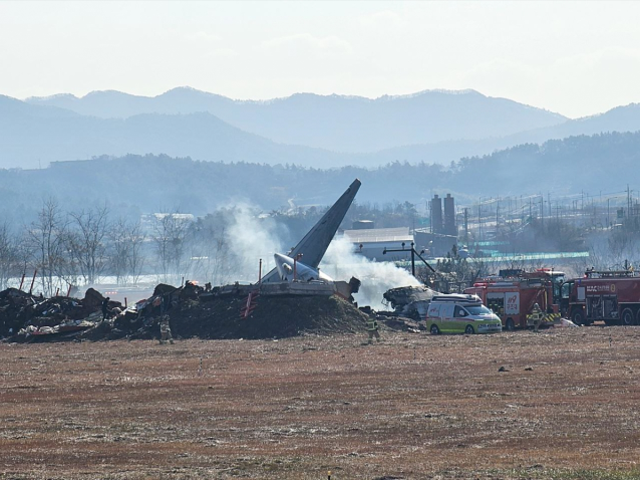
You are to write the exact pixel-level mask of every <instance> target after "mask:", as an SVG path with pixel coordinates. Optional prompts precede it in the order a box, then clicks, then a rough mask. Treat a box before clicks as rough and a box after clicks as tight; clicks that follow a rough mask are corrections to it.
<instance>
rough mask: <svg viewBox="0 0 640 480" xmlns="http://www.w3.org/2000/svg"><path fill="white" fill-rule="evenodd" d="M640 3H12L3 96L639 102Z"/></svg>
mask: <svg viewBox="0 0 640 480" xmlns="http://www.w3.org/2000/svg"><path fill="white" fill-rule="evenodd" d="M639 24H640V2H631V1H626V2H599V1H570V2H559V1H533V2H528V1H498V2H489V1H472V2H465V1H448V2H439V1H422V2H420V1H412V2H401V1H393V2H385V1H382V2H373V1H371V2H367V1H356V2H348V1H322V2H312V1H306V2H305V1H295V2H294V1H292V2H270V1H261V2H252V1H237V2H213V1H199V2H188V1H170V2H156V1H144V2H132V1H128V2H117V1H107V2H100V1H71V2H61V1H44V2H38V1H6V0H0V45H3V48H1V49H0V94H4V95H8V96H11V97H15V98H20V99H24V98H27V97H31V96H47V95H52V94H58V93H72V94H74V95H76V96H83V95H86V94H87V93H89V92H91V91H95V90H119V91H122V92H127V93H131V94H136V95H145V96H154V95H158V94H161V93H163V92H165V91H167V90H170V89H171V88H174V87H178V86H190V87H193V88H196V89H198V90H203V91H207V92H212V93H217V94H220V95H224V96H227V97H231V98H235V99H254V100H258V99H269V98H276V97H285V96H289V95H291V94H293V93H297V92H311V93H317V94H323V95H329V94H334V93H335V94H341V95H359V96H364V97H369V98H376V97H379V96H382V95H401V94H410V93H415V92H419V91H422V90H430V89H445V90H462V89H474V90H477V91H479V92H481V93H483V94H485V95H488V96H492V97H505V98H509V99H512V100H516V101H518V102H522V103H525V104H528V105H532V106H535V107H539V108H545V109H547V110H551V111H554V112H558V113H561V114H563V115H566V116H568V117H571V118H576V117H581V116H586V115H592V114H596V113H600V112H603V111H606V110H609V109H611V108H613V107H615V106H618V105H626V104H629V103H632V102H640V88H638V85H640V28H638V25H639Z"/></svg>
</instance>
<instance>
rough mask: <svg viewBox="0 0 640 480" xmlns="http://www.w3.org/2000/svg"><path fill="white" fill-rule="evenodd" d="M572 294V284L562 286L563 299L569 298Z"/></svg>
mask: <svg viewBox="0 0 640 480" xmlns="http://www.w3.org/2000/svg"><path fill="white" fill-rule="evenodd" d="M570 293H571V284H570V283H564V284H563V285H562V298H569V295H570Z"/></svg>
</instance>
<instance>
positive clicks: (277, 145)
mask: <svg viewBox="0 0 640 480" xmlns="http://www.w3.org/2000/svg"><path fill="white" fill-rule="evenodd" d="M637 130H640V106H639V105H637V104H631V105H627V106H622V107H618V108H615V109H613V110H610V111H608V112H605V113H603V114H600V115H596V116H592V117H586V118H581V119H576V120H571V119H568V118H566V117H563V116H562V115H559V114H557V113H553V112H549V111H546V110H542V109H538V108H534V107H531V106H528V105H524V104H520V103H517V102H514V101H512V100H507V99H503V98H493V97H488V96H485V95H482V94H480V93H478V92H476V91H473V90H465V91H457V92H451V91H424V92H420V93H416V94H413V95H405V96H384V97H380V98H377V99H367V98H363V97H352V96H339V95H330V96H320V95H314V94H296V95H292V96H290V97H286V98H280V99H273V100H268V101H238V100H232V99H229V98H226V97H223V96H220V95H215V94H211V93H206V92H201V91H198V90H194V89H191V88H176V89H173V90H170V91H168V92H166V93H164V94H162V95H158V96H156V97H142V96H135V95H129V94H125V93H121V92H115V91H100V92H92V93H90V94H88V95H86V96H84V97H82V98H77V97H75V96H73V95H69V94H61V95H54V96H51V97H44V98H29V99H26V100H24V101H22V100H17V99H13V98H10V97H6V96H0V167H3V168H15V167H22V168H36V167H39V166H46V165H47V164H48V163H49V162H51V161H59V160H76V159H88V158H92V157H96V156H101V155H105V154H106V155H112V156H122V155H126V154H138V155H144V154H167V155H169V156H174V157H191V158H193V159H196V160H207V161H223V162H251V163H264V164H270V165H275V164H296V165H300V166H305V167H315V168H334V167H340V166H344V165H356V166H364V167H376V166H379V165H384V164H387V163H389V162H393V161H401V162H404V161H407V162H410V163H418V162H425V163H439V164H449V163H450V162H452V161H457V160H459V159H460V158H462V157H471V156H481V155H485V154H490V153H492V152H494V151H496V150H500V149H504V148H509V147H512V146H515V145H519V144H525V143H542V142H544V141H546V140H549V139H561V138H565V137H567V136H570V135H582V134H585V135H592V134H597V133H601V132H611V131H618V132H625V131H637Z"/></svg>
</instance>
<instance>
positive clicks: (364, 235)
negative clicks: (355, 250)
mask: <svg viewBox="0 0 640 480" xmlns="http://www.w3.org/2000/svg"><path fill="white" fill-rule="evenodd" d="M344 235H345V237H347V239H348V240H349V241H350V242H352V243H372V242H412V241H413V235H411V234H410V233H409V227H398V228H370V229H365V230H345V231H344Z"/></svg>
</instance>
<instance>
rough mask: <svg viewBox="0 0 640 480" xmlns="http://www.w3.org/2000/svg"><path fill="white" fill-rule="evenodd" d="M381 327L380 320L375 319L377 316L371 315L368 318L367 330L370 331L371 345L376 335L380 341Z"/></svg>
mask: <svg viewBox="0 0 640 480" xmlns="http://www.w3.org/2000/svg"><path fill="white" fill-rule="evenodd" d="M378 330H379V327H378V321H377V320H376V319H375V317H369V319H368V320H367V332H368V333H369V342H368V344H369V345H371V343H372V342H373V337H376V341H378V342H379V341H380V333H379V332H378Z"/></svg>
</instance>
